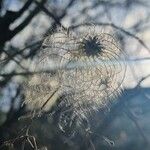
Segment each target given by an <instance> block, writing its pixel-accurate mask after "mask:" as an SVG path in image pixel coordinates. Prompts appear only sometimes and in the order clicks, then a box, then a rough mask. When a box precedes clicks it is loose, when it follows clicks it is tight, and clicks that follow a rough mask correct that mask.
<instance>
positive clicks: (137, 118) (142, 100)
mask: <svg viewBox="0 0 150 150" xmlns="http://www.w3.org/2000/svg"><path fill="white" fill-rule="evenodd" d="M92 24H94V25H97V26H99V27H101V28H102V30H103V29H104V28H105V27H111V28H112V29H113V31H114V33H115V36H116V37H117V39H118V40H119V41H120V44H121V48H122V50H123V51H124V52H125V53H126V56H127V58H128V59H131V60H132V61H131V62H127V72H126V75H125V79H124V81H123V83H122V86H123V92H122V94H121V95H120V96H119V98H118V100H116V102H115V103H113V104H112V105H111V106H109V109H107V111H101V112H98V113H97V114H96V116H95V119H94V120H93V121H92V120H91V122H92V123H91V124H92V125H91V126H92V130H91V131H90V132H85V131H81V132H80V133H81V134H80V135H79V134H76V135H65V134H64V133H62V132H61V131H60V130H59V128H58V127H57V125H56V122H54V121H53V120H52V119H51V117H50V116H44V117H40V116H39V117H37V118H34V119H32V120H31V119H28V117H27V119H26V118H25V119H23V117H22V118H21V119H20V117H21V116H24V115H25V114H29V112H28V111H27V109H26V106H25V105H23V106H22V102H23V100H24V94H23V90H22V82H23V80H24V79H25V78H27V74H25V72H27V71H28V67H29V63H28V62H30V61H31V60H32V59H34V57H35V56H36V54H37V52H38V51H39V50H40V47H41V43H42V42H43V39H44V38H45V37H46V36H47V35H49V34H52V33H54V32H55V31H56V29H57V27H60V26H61V27H65V28H72V29H76V28H79V27H80V26H82V25H92ZM149 41H150V1H149V0H0V149H2V150H3V149H18V150H20V149H27V150H28V149H40V150H46V149H48V150H51V149H52V150H59V149H60V150H62V149H64V150H70V149H72V150H73V149H74V150H76V149H77V150H78V149H82V150H84V149H85V150H87V149H89V150H95V149H96V150H100V149H102V150H141V149H143V150H149V149H150V125H149V124H150V78H149V77H150V67H149V65H150V42H149ZM18 72H19V73H20V72H23V74H21V73H20V74H18ZM29 118H31V117H29Z"/></svg>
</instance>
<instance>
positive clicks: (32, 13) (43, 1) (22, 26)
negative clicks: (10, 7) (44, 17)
mask: <svg viewBox="0 0 150 150" xmlns="http://www.w3.org/2000/svg"><path fill="white" fill-rule="evenodd" d="M45 2H46V0H42V1H41V2H40V3H39V6H38V7H36V8H35V9H34V10H33V11H32V12H31V13H30V15H29V16H28V17H27V18H26V19H25V20H24V21H23V22H22V23H21V24H20V25H19V26H18V27H16V28H15V29H14V30H13V31H11V34H10V38H12V37H13V36H15V35H16V34H17V33H18V32H20V31H21V30H22V29H24V27H26V26H27V25H28V24H29V23H30V21H31V20H32V19H33V17H34V16H35V15H36V14H37V13H38V12H40V11H41V10H40V6H42V5H43V4H44V3H45Z"/></svg>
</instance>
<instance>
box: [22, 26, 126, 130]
mask: <svg viewBox="0 0 150 150" xmlns="http://www.w3.org/2000/svg"><path fill="white" fill-rule="evenodd" d="M91 28H93V27H91ZM87 30H89V27H88V28H87ZM56 68H57V69H56ZM125 68H126V65H125V62H124V54H123V51H122V50H121V49H120V47H119V44H118V41H117V40H116V39H115V38H114V37H113V36H112V35H111V34H109V33H104V32H99V31H98V30H90V32H89V31H88V32H86V27H85V30H82V31H80V32H78V33H76V32H73V31H69V32H68V31H64V30H58V31H57V32H56V33H54V34H52V35H50V36H48V37H46V39H45V40H44V42H43V44H42V48H41V51H40V53H39V54H38V61H37V62H36V66H35V71H39V70H40V71H42V70H43V73H41V74H35V75H33V76H32V77H30V78H29V81H28V82H27V83H26V84H25V86H24V87H25V96H26V100H25V103H26V104H27V106H28V108H29V109H32V110H37V111H40V112H44V111H50V110H51V109H52V108H54V113H56V112H59V119H58V120H59V122H58V124H59V126H60V128H61V129H62V130H64V128H65V127H66V126H68V125H69V126H72V124H76V125H81V124H82V121H83V120H88V118H89V116H90V115H91V114H93V113H94V112H95V111H97V110H99V109H100V108H104V107H106V106H107V105H108V103H109V102H111V101H113V100H114V99H115V98H116V97H117V96H118V94H119V93H120V91H121V83H122V81H123V79H124V75H125V70H126V69H125ZM48 69H50V70H53V71H51V72H44V70H48Z"/></svg>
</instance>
